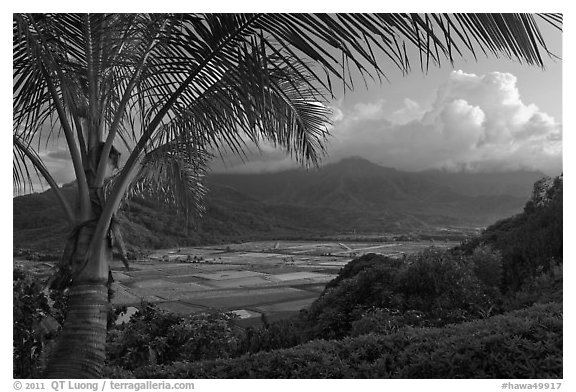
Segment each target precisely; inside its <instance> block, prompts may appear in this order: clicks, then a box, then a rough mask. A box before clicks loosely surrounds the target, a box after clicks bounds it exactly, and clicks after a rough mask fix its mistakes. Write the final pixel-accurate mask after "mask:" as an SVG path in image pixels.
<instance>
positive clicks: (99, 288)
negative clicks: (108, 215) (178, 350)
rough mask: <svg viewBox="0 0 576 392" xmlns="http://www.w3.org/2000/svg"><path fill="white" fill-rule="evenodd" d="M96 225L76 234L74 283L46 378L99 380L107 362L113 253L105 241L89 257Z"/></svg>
mask: <svg viewBox="0 0 576 392" xmlns="http://www.w3.org/2000/svg"><path fill="white" fill-rule="evenodd" d="M94 226H95V223H93V224H90V225H87V226H86V227H83V228H82V229H80V230H79V233H78V235H79V238H78V243H77V247H76V252H75V253H74V256H73V263H72V273H73V276H74V278H73V281H72V285H71V287H70V289H69V305H68V311H67V314H66V318H65V320H64V325H63V328H62V331H61V333H60V335H59V336H58V338H57V340H56V345H55V347H54V349H53V351H52V352H51V353H50V354H49V359H48V364H47V366H46V369H45V371H44V377H45V378H101V377H102V369H103V366H104V361H105V358H106V352H105V350H106V325H107V319H108V309H109V301H108V271H109V265H110V261H111V259H112V249H111V246H110V243H109V241H108V240H107V239H105V240H104V241H102V243H101V245H100V246H99V247H97V248H98V249H97V251H95V252H94V251H93V252H92V253H89V249H90V243H91V240H92V238H93V237H94Z"/></svg>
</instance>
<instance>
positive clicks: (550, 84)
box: [40, 24, 563, 184]
mask: <svg viewBox="0 0 576 392" xmlns="http://www.w3.org/2000/svg"><path fill="white" fill-rule="evenodd" d="M541 27H542V33H543V35H544V38H545V40H546V42H547V45H548V47H549V49H550V50H551V51H552V52H553V53H555V54H556V55H557V56H559V57H562V34H561V33H560V32H558V31H557V30H555V29H553V28H551V27H547V26H546V25H544V24H542V25H541ZM411 60H412V61H411V64H412V71H411V72H410V73H409V74H408V75H406V76H404V75H402V74H401V72H400V71H399V70H398V69H396V68H394V67H393V66H387V67H385V72H386V75H387V77H388V79H389V81H386V80H384V81H383V82H382V83H379V82H378V81H375V82H372V83H370V81H369V84H368V88H366V87H365V86H364V84H363V83H356V88H355V90H354V91H352V92H346V93H345V94H343V93H342V92H340V93H338V91H336V95H337V97H336V99H334V100H333V101H332V102H331V103H330V107H331V108H332V111H333V115H332V122H333V124H332V125H331V126H330V128H329V130H330V134H331V136H330V137H329V138H328V140H327V142H326V149H327V153H328V154H327V156H325V157H324V158H323V160H322V161H321V165H324V164H329V163H332V162H336V161H339V160H341V159H343V158H347V157H354V156H360V157H364V158H366V159H369V160H371V161H372V162H374V163H378V164H381V165H383V166H387V167H393V168H396V169H399V170H406V171H420V170H427V169H446V170H458V171H460V170H468V171H508V170H516V169H529V170H540V171H543V172H544V173H546V174H548V175H558V174H560V173H561V172H562V170H563V168H562V61H561V60H558V59H554V58H549V57H546V58H545V69H541V68H538V67H536V66H528V65H522V64H519V63H518V62H515V61H512V60H508V59H496V58H494V57H488V58H485V57H484V55H483V54H481V53H480V54H479V55H478V59H477V60H474V58H473V57H472V56H471V55H470V54H469V53H468V54H465V58H458V57H456V58H455V60H456V61H455V62H454V64H453V66H452V65H451V64H450V63H449V62H447V61H444V63H443V64H442V65H441V66H440V67H436V66H434V65H431V66H430V68H429V69H428V71H426V72H422V71H421V70H420V67H419V62H418V58H417V56H415V57H413V58H412V59H411ZM260 147H261V151H258V150H257V149H256V148H253V149H252V151H253V153H251V154H249V159H248V161H244V162H241V161H240V160H239V159H237V158H235V157H227V158H226V160H225V161H221V160H220V159H216V160H214V161H213V162H212V164H211V168H212V171H214V172H237V173H254V172H270V171H278V170H285V169H289V168H295V167H298V166H299V165H298V163H296V162H295V161H294V160H293V159H292V158H291V157H289V156H287V155H286V154H285V153H284V152H283V151H281V150H277V149H274V148H272V147H271V146H269V145H262V146H260ZM40 156H41V157H42V159H43V160H44V162H45V164H46V166H47V167H48V168H49V170H50V171H51V173H52V174H53V176H54V178H55V179H56V181H57V182H58V183H59V184H63V183H67V182H70V181H72V180H73V179H74V172H73V168H72V165H71V163H70V160H69V156H68V154H67V152H66V149H65V147H64V146H63V143H61V142H60V143H56V144H50V145H49V147H48V149H46V150H44V151H42V152H41V153H40ZM124 159H125V157H124Z"/></svg>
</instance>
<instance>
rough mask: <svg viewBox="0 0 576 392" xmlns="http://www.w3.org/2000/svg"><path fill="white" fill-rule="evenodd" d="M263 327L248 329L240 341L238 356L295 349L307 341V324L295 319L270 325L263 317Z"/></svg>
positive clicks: (278, 321)
mask: <svg viewBox="0 0 576 392" xmlns="http://www.w3.org/2000/svg"><path fill="white" fill-rule="evenodd" d="M262 321H263V322H264V323H263V324H264V325H263V326H261V327H258V328H255V327H248V328H246V329H245V330H244V331H243V333H242V334H241V337H240V339H239V341H238V345H237V351H236V355H242V354H246V353H256V352H259V351H270V350H275V349H279V348H288V347H294V346H297V345H298V344H302V343H304V342H306V341H307V336H306V332H305V331H306V324H305V322H304V321H303V320H302V319H299V318H296V317H293V318H290V319H286V320H277V321H274V322H272V323H269V322H268V321H267V320H266V317H265V316H263V320H262Z"/></svg>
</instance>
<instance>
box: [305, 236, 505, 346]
mask: <svg viewBox="0 0 576 392" xmlns="http://www.w3.org/2000/svg"><path fill="white" fill-rule="evenodd" d="M499 262H500V258H499V255H498V253H497V252H494V251H491V250H490V249H489V248H481V249H479V250H478V251H476V252H475V253H474V254H473V255H472V256H470V257H462V256H460V255H458V254H452V253H450V252H447V251H444V250H440V249H438V248H434V247H431V248H429V249H427V250H425V251H423V252H420V253H418V254H415V255H410V256H408V257H406V258H405V259H404V260H393V259H388V258H384V257H382V256H375V257H374V256H372V257H369V256H365V257H362V258H359V259H356V260H354V261H352V262H351V264H352V267H351V268H348V269H346V268H345V269H343V270H342V271H341V272H340V274H339V276H338V278H336V279H335V281H337V283H336V284H329V285H328V286H327V288H326V289H325V291H324V292H323V293H322V295H321V296H320V298H319V299H318V300H316V301H315V302H314V303H313V304H312V306H311V307H310V310H309V312H308V315H307V319H308V322H309V325H310V328H309V329H310V336H311V337H312V338H325V339H331V338H341V337H344V336H346V335H347V334H348V333H349V332H350V330H351V328H352V325H353V324H354V323H355V322H357V321H359V320H360V319H361V318H362V317H366V319H365V320H364V321H363V322H361V323H357V324H356V328H360V330H362V331H363V330H364V328H368V325H374V324H375V323H376V322H377V320H379V319H382V322H386V323H387V322H390V323H392V324H391V325H394V326H395V327H394V328H396V327H401V326H403V325H412V326H424V325H428V326H441V325H445V324H448V323H454V322H462V321H469V320H472V319H475V318H479V317H486V316H488V315H489V314H490V313H491V312H492V311H493V310H494V308H495V307H498V306H499V303H500V301H501V298H500V293H499V291H498V288H497V287H495V286H494V285H495V284H496V285H497V283H495V282H497V276H498V271H497V270H496V271H487V270H489V269H490V268H492V267H494V268H495V269H497V266H498V263H499ZM475 271H478V272H479V274H480V275H481V277H479V276H477V275H476V274H475ZM372 308H378V309H382V311H381V312H376V313H373V314H371V315H368V316H367V315H366V312H368V311H369V310H370V309H372ZM415 315H418V316H419V317H415ZM370 328H372V327H370ZM374 328H375V331H380V329H379V328H378V327H376V326H374ZM382 328H388V327H382Z"/></svg>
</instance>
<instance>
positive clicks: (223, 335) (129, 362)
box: [107, 304, 238, 370]
mask: <svg viewBox="0 0 576 392" xmlns="http://www.w3.org/2000/svg"><path fill="white" fill-rule="evenodd" d="M234 317H235V316H234V315H232V314H228V313H216V312H214V313H200V314H192V315H188V316H181V315H177V314H175V313H170V312H167V311H163V310H161V309H159V308H157V307H156V306H154V305H151V304H145V305H144V306H143V309H142V310H140V311H139V312H137V313H136V314H135V315H133V316H132V317H131V319H130V321H129V322H128V323H126V324H124V325H121V326H117V327H115V328H113V329H112V330H110V331H109V333H108V346H107V357H108V360H107V362H108V365H110V366H111V367H114V366H115V365H118V366H121V367H122V368H124V369H128V370H133V369H135V368H138V367H140V366H144V365H148V364H167V363H171V362H174V361H182V360H187V361H197V360H200V359H213V358H226V357H228V356H230V355H231V354H232V353H234V352H235V350H236V349H237V343H238V337H237V336H236V335H235V334H234V332H233V329H232V328H233V326H232V320H233V319H234Z"/></svg>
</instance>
